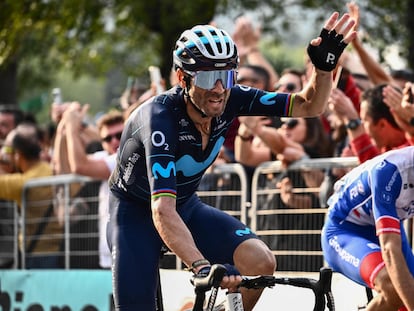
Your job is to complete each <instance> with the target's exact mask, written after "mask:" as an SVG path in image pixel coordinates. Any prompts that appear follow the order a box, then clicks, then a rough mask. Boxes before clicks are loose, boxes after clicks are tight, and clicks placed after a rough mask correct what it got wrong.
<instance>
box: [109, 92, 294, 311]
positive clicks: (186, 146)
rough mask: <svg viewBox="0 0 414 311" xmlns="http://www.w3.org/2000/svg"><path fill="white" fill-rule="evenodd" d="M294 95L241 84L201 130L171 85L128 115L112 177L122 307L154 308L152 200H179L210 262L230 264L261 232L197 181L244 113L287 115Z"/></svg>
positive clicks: (113, 241)
mask: <svg viewBox="0 0 414 311" xmlns="http://www.w3.org/2000/svg"><path fill="white" fill-rule="evenodd" d="M293 99H294V95H293V94H282V93H269V92H265V91H261V90H257V89H253V88H250V87H245V86H240V85H236V86H234V87H233V88H232V89H231V92H230V96H229V99H228V102H227V105H226V107H225V110H224V112H223V114H222V115H221V116H220V117H216V118H214V119H213V120H212V123H211V134H210V137H209V141H208V144H207V146H206V148H205V149H204V150H203V148H202V136H201V134H200V132H199V131H198V130H197V129H196V127H195V124H194V123H193V121H192V120H191V118H190V117H189V116H188V114H187V109H186V104H185V101H184V90H183V89H182V88H180V87H175V88H172V89H171V90H169V91H167V92H166V93H164V94H161V95H159V96H156V97H153V98H152V99H150V100H149V101H147V102H146V103H144V104H142V105H141V106H139V107H138V108H137V109H136V110H135V111H134V112H133V113H132V114H131V116H130V117H129V119H128V121H127V123H126V125H125V128H124V132H123V135H122V138H121V143H120V146H119V149H118V154H117V166H116V168H115V170H114V172H113V174H112V176H111V178H110V181H109V184H110V190H111V195H110V207H109V209H110V223H109V225H108V227H107V228H108V242H109V244H110V247H111V249H112V255H113V264H114V265H113V269H114V271H115V273H114V276H115V277H114V280H113V282H114V299H115V304H116V307H117V308H118V309H119V308H120V306H122V310H142V311H146V310H155V292H156V285H157V271H158V264H159V255H160V249H161V246H162V241H161V238H160V236H159V234H158V232H157V231H156V229H155V227H154V224H153V222H152V215H151V200H152V199H154V198H157V197H160V196H170V197H173V198H175V199H176V202H177V206H176V209H177V212H178V214H179V215H180V216H181V218H182V219H183V221H184V222H185V224H186V226H187V228H188V229H189V230H190V232H191V234H192V236H193V238H194V241H195V244H196V246H197V248H198V249H199V250H200V251H201V253H202V254H203V255H204V256H205V258H207V259H208V260H210V262H211V263H229V264H233V253H234V250H235V249H236V248H237V246H238V245H239V244H240V243H242V242H243V241H245V240H247V239H251V238H257V236H256V235H255V234H254V233H253V232H252V231H251V230H250V229H249V228H247V227H246V225H245V224H243V223H241V222H240V221H239V220H237V219H236V218H235V217H232V216H230V215H228V214H227V213H224V212H222V211H220V210H218V209H216V208H213V207H211V206H208V205H206V204H204V203H203V202H201V200H200V199H199V198H198V197H197V195H196V190H197V188H198V186H199V183H200V180H201V178H202V176H203V174H204V172H205V171H206V170H207V168H208V167H209V166H210V165H211V164H212V163H213V162H214V160H215V159H216V157H217V155H218V153H219V151H220V148H221V146H222V145H223V142H224V139H225V136H226V133H227V130H228V128H229V127H230V125H231V123H232V121H233V119H234V118H236V117H237V116H239V115H249V114H251V115H265V116H290V115H291V109H292V103H293Z"/></svg>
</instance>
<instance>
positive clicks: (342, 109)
mask: <svg viewBox="0 0 414 311" xmlns="http://www.w3.org/2000/svg"><path fill="white" fill-rule="evenodd" d="M328 107H329V109H330V110H331V111H332V112H334V113H335V114H336V115H337V116H338V118H339V119H341V120H342V122H343V123H345V124H346V123H347V122H348V121H349V120H352V119H358V118H359V114H358V111H357V110H356V109H355V107H354V104H353V103H352V101H351V99H350V98H349V97H348V96H346V95H345V93H344V92H342V91H341V90H340V89H336V88H335V89H332V91H331V95H330V96H329V101H328Z"/></svg>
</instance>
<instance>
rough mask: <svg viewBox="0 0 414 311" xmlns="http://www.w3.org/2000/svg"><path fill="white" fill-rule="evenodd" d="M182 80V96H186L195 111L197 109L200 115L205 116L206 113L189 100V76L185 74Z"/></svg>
mask: <svg viewBox="0 0 414 311" xmlns="http://www.w3.org/2000/svg"><path fill="white" fill-rule="evenodd" d="M183 80H184V82H185V89H184V96H185V97H186V98H187V100H188V101H189V102H190V104H191V105H192V106H193V107H194V109H195V111H197V112H198V113H199V114H200V115H201V117H202V118H207V115H206V114H205V113H204V112H203V111H202V110H201V109H200V108H199V107H198V106H197V105H196V104H195V103H194V102H193V101H192V100H191V96H190V88H191V77H189V76H187V75H186V76H184V78H183Z"/></svg>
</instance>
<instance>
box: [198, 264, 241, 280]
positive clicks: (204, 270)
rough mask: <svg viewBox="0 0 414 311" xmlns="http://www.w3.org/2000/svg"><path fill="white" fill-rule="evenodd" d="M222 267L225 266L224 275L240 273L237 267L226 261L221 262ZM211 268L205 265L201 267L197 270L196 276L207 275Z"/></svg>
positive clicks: (202, 276)
mask: <svg viewBox="0 0 414 311" xmlns="http://www.w3.org/2000/svg"><path fill="white" fill-rule="evenodd" d="M223 266H224V267H226V275H227V276H230V275H240V272H239V270H237V268H236V267H235V266H233V265H230V264H228V263H225V264H223ZM210 270H211V266H205V267H203V268H201V269H200V271H198V273H197V274H196V277H200V278H204V277H206V276H208V274H209V273H210Z"/></svg>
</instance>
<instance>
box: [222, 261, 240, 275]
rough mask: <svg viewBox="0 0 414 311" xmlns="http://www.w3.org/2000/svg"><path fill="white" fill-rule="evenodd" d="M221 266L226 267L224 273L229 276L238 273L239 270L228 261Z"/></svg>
mask: <svg viewBox="0 0 414 311" xmlns="http://www.w3.org/2000/svg"><path fill="white" fill-rule="evenodd" d="M223 266H225V267H226V270H227V272H226V275H227V276H229V275H240V272H239V270H237V268H236V267H235V266H233V265H230V264H228V263H225V264H224V265H223Z"/></svg>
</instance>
